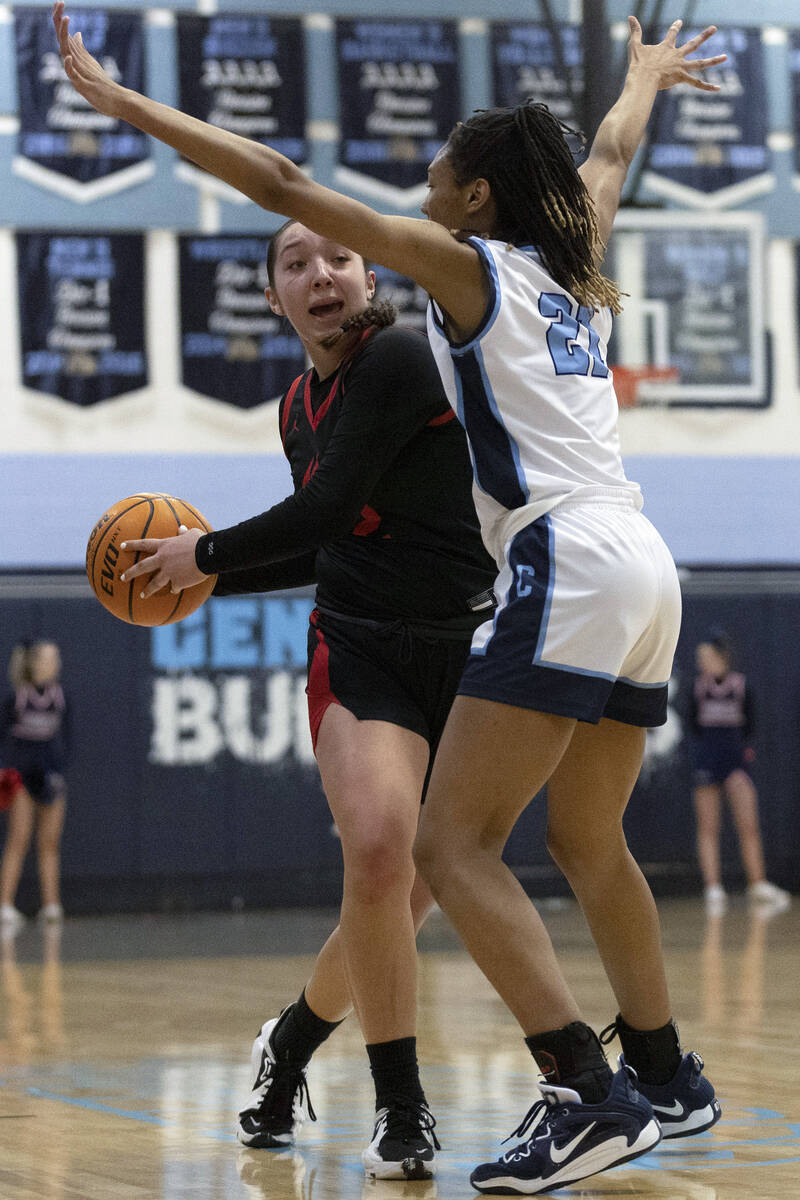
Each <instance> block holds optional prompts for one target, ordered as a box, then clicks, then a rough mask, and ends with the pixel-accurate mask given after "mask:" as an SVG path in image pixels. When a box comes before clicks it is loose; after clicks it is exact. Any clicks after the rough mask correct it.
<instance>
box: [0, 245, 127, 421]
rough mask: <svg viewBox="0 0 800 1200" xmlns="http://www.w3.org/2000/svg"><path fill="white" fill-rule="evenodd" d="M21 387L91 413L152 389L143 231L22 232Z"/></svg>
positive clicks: (20, 283) (20, 284)
mask: <svg viewBox="0 0 800 1200" xmlns="http://www.w3.org/2000/svg"><path fill="white" fill-rule="evenodd" d="M16 242H17V262H18V277H19V313H20V337H21V343H22V382H23V384H24V386H25V387H28V388H32V389H33V390H34V391H37V392H47V393H49V394H51V395H55V396H60V397H61V398H62V400H67V401H69V403H70V404H77V405H79V406H80V407H81V408H88V407H89V406H91V405H93V404H97V403H99V402H100V401H101V400H111V399H113V398H114V397H116V396H121V395H124V394H125V393H126V392H132V391H135V390H136V389H138V388H142V387H144V386H145V385H146V384H147V356H146V353H145V344H144V238H143V237H142V235H141V234H128V233H125V234H122V233H119V234H106V235H72V234H62V233H18V234H17V235H16Z"/></svg>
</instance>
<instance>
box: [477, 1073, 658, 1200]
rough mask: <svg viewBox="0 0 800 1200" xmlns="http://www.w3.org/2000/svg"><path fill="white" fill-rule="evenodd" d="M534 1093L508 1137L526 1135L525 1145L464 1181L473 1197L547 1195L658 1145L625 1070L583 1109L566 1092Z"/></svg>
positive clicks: (546, 1089)
mask: <svg viewBox="0 0 800 1200" xmlns="http://www.w3.org/2000/svg"><path fill="white" fill-rule="evenodd" d="M539 1090H540V1091H541V1093H542V1098H541V1100H537V1102H536V1103H535V1104H534V1105H533V1107H532V1108H531V1109H529V1111H528V1113H527V1114H526V1116H525V1117H524V1119H523V1121H522V1124H521V1125H520V1126H519V1127H518V1128H517V1129H515V1130H514V1132H513V1133H512V1134H511V1135H510V1136H511V1137H524V1135H525V1134H526V1133H527V1132H528V1131H529V1130H532V1133H531V1134H530V1136H529V1137H528V1139H527V1140H526V1141H523V1142H518V1143H517V1145H516V1146H512V1148H511V1149H510V1150H507V1151H506V1153H505V1154H503V1155H502V1157H501V1158H499V1159H498V1161H497V1162H491V1163H483V1164H482V1165H481V1166H479V1167H476V1168H475V1170H474V1171H473V1172H472V1174H471V1175H470V1183H471V1184H472V1186H473V1187H474V1188H477V1190H478V1191H479V1192H490V1193H494V1194H497V1193H499V1194H501V1195H506V1196H533V1195H535V1194H536V1193H537V1192H549V1191H552V1190H553V1189H554V1188H560V1187H565V1186H566V1185H567V1184H569V1183H577V1182H578V1180H579V1179H586V1177H587V1176H589V1175H595V1174H597V1172H598V1171H605V1170H607V1168H608V1167H615V1166H617V1165H618V1164H619V1163H624V1162H628V1161H629V1160H630V1159H632V1158H638V1157H639V1155H640V1154H646V1153H647V1151H648V1150H652V1149H653V1147H654V1146H657V1145H658V1143H659V1142H660V1141H661V1129H660V1126H659V1124H658V1121H657V1120H656V1119H655V1117H654V1116H653V1110H652V1108H651V1107H650V1102H649V1101H648V1100H645V1098H644V1097H643V1096H641V1095H640V1094H639V1092H637V1090H636V1076H635V1073H634V1072H633V1071H631V1069H630V1067H625V1066H623V1067H622V1068H621V1069H620V1070H619V1071H617V1073H616V1074H615V1075H614V1079H613V1081H612V1084H611V1088H610V1090H609V1093H608V1095H607V1096H606V1098H605V1100H603V1101H601V1102H600V1103H599V1104H584V1103H583V1101H582V1100H581V1098H580V1096H579V1095H578V1093H577V1092H575V1091H573V1090H572V1088H565V1087H554V1086H552V1085H550V1084H547V1083H540V1084H539ZM506 1140H508V1139H506Z"/></svg>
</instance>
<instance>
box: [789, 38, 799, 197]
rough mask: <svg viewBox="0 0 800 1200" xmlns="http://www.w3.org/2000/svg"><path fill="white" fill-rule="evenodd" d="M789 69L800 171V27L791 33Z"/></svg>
mask: <svg viewBox="0 0 800 1200" xmlns="http://www.w3.org/2000/svg"><path fill="white" fill-rule="evenodd" d="M789 70H790V72H791V77H792V114H793V123H794V169H795V172H797V173H800V29H793V30H791V32H790V33H789Z"/></svg>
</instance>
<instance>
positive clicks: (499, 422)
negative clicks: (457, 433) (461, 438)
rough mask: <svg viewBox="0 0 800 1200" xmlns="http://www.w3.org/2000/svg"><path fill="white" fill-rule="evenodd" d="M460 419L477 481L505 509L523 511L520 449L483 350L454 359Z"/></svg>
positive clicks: (527, 495) (524, 490)
mask: <svg viewBox="0 0 800 1200" xmlns="http://www.w3.org/2000/svg"><path fill="white" fill-rule="evenodd" d="M453 368H454V372H455V381H456V388H457V391H458V419H459V420H460V421H461V424H462V425H463V426H464V428H465V429H466V431H467V437H468V438H469V442H470V447H471V450H472V464H473V470H474V472H475V481H476V483H477V484H478V486H479V487H480V489H481V491H483V492H485V493H486V495H487V496H491V497H492V499H494V500H496V501H497V502H498V504H502V505H503V507H504V508H520V507H521V506H522V505H523V504H527V503H528V500H529V499H530V493H529V491H528V485H527V481H526V479H525V473H524V471H523V470H522V465H521V462H520V453H519V446H517V444H516V442H515V441H514V439H513V438H512V437H511V435H510V433H509V432H508V429H507V428H506V426H505V424H504V423H503V419H502V417H501V415H500V411H499V409H498V406H497V401H496V400H495V397H494V393H493V391H492V386H491V384H490V383H489V378H488V376H487V374H486V369H485V367H484V363H483V353H482V351H481V347H480V346H479V345H476V346H475V348H474V349H472V350H469V351H462V352H461V353H460V354H459V355H458V357H457V358H455V357H454V359H453Z"/></svg>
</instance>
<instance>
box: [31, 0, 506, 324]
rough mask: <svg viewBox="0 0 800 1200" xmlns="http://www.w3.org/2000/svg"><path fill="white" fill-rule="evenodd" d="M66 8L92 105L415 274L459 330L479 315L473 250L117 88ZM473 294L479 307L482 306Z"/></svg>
mask: <svg viewBox="0 0 800 1200" xmlns="http://www.w3.org/2000/svg"><path fill="white" fill-rule="evenodd" d="M64 8H65V5H64V3H63V0H59V2H58V3H56V4H55V5H54V7H53V24H54V26H55V30H56V34H57V37H58V44H59V50H60V53H61V58H62V61H63V64H64V70H65V72H66V74H67V77H68V78H69V80H70V82H71V83H72V84H73V86H74V87H75V89H76V90H77V91H78V92H79V93H80V94H81V95H82V96H83V97H84V99H85V100H88V102H89V103H90V104H91V105H92V106H93V107H94V108H95V109H97V111H98V112H101V113H104V114H106V115H107V116H112V117H116V118H118V119H120V120H124V121H127V122H128V124H130V125H133V126H135V128H137V129H140V130H142V132H144V133H148V134H150V135H151V136H152V137H155V138H158V140H159V141H161V142H165V143H166V144H167V145H168V146H172V147H173V149H175V150H177V151H179V153H181V154H182V155H184V156H185V157H186V158H188V159H191V161H192V162H194V163H196V164H197V165H198V166H200V167H202V168H203V169H204V170H206V171H208V172H209V173H210V174H212V175H215V176H216V177H217V178H218V179H222V180H224V181H225V182H226V183H228V184H229V185H230V186H231V187H234V188H236V190H237V191H239V192H242V193H243V194H244V195H246V196H249V197H250V199H251V200H253V201H254V202H255V203H256V204H258V205H260V206H261V207H262V208H265V209H268V210H269V211H270V212H274V213H280V214H282V215H284V216H287V217H293V218H295V219H296V220H298V221H300V222H302V223H303V224H304V225H306V226H308V227H309V228H310V229H313V230H314V231H315V232H316V233H319V234H322V235H323V236H324V237H329V238H332V239H334V240H336V241H338V242H341V243H343V244H344V245H346V246H349V247H350V249H352V250H355V251H356V252H357V253H359V254H361V255H362V257H364V258H365V259H368V260H370V261H373V262H380V263H382V264H383V265H384V266H387V267H390V268H392V269H393V270H396V271H398V272H400V273H401V274H403V275H409V276H411V278H413V279H415V280H416V282H417V283H419V284H420V285H421V286H422V287H423V288H425V289H426V291H428V292H430V293H431V294H432V295H434V296H435V297H436V298H437V299H438V300H439V301H440V303H441V304H442V305H443V307H444V308H445V309H446V310H447V311H448V312H449V313H451V314H452V315H453V316H454V318H455V320H456V322H457V323H458V324H459V325H463V326H465V327H471V326H472V325H474V324H476V323H477V321H478V320H479V319H480V317H481V315H482V295H483V276H482V271H481V268H480V266H479V263H478V257H477V255H476V254H475V252H474V251H472V250H470V249H469V248H468V247H466V246H464V245H461V244H459V243H458V242H457V241H456V240H455V239H454V238H453V237H451V235H450V234H449V232H448V231H447V230H446V229H444V228H443V227H442V226H441V225H438V224H436V223H435V222H432V221H422V220H416V219H413V218H409V217H394V216H393V217H386V216H382V215H381V214H379V213H376V212H375V211H374V210H373V209H371V208H369V207H368V206H367V205H365V204H361V203H359V202H358V201H357V200H353V199H350V198H349V197H347V196H343V195H341V193H339V192H336V191H333V190H332V189H331V188H326V187H323V186H322V185H321V184H318V183H315V182H314V181H313V180H310V179H309V178H308V177H307V176H306V175H304V174H303V172H302V171H301V170H300V169H299V168H298V167H297V166H295V165H294V163H292V162H291V161H290V160H289V159H288V158H285V157H284V156H283V155H282V154H278V153H277V151H275V150H272V149H270V148H269V147H268V146H264V145H262V144H260V143H259V142H255V141H251V140H250V139H248V138H243V137H239V136H238V134H234V133H230V132H228V131H227V130H224V129H219V128H217V127H216V126H214V125H209V124H207V123H206V122H205V121H200V120H198V119H197V118H196V117H190V116H188V115H187V114H186V113H182V112H179V111H178V110H177V109H174V108H170V107H169V105H166V104H160V103H159V102H158V101H155V100H150V99H149V98H148V97H147V96H143V95H141V94H139V93H138V92H134V91H132V90H131V89H130V88H126V87H123V86H122V85H121V84H118V83H116V82H115V81H114V80H113V79H111V77H110V76H109V75H108V74H107V73H106V72H105V71H104V70H103V68H102V67H101V66H100V64H99V63H98V62H97V60H96V59H95V58H94V57H93V56H92V55H91V54H90V53H89V51H88V50H87V49H86V47H85V46H84V44H83V40H82V38H81V35H80V33H79V32H76V33H75V34H71V33H70V31H69V17H68V16H67V15H66V14H65V11H64ZM476 296H478V297H481V299H480V300H479V301H478V302H477V303H476V299H475V298H476Z"/></svg>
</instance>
